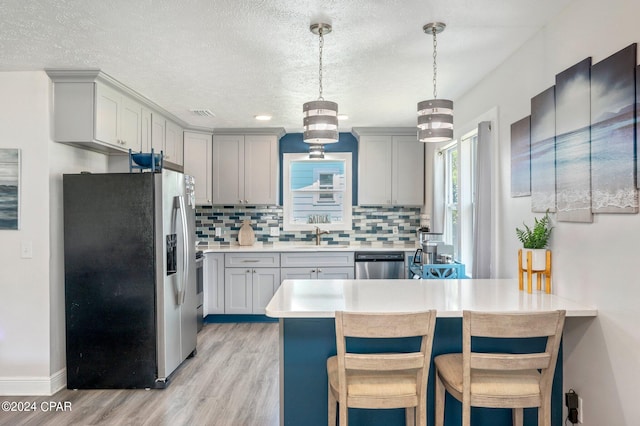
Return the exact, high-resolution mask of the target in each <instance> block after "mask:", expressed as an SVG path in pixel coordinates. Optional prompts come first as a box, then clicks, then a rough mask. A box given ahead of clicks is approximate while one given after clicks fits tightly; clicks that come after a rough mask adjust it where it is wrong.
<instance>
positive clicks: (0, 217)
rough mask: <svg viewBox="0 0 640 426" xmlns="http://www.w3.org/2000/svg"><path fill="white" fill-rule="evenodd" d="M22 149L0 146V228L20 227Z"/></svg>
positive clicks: (13, 228) (14, 228)
mask: <svg viewBox="0 0 640 426" xmlns="http://www.w3.org/2000/svg"><path fill="white" fill-rule="evenodd" d="M19 221H20V150H19V149H7V148H0V230H6V229H10V230H11V229H12V230H16V229H18V227H19Z"/></svg>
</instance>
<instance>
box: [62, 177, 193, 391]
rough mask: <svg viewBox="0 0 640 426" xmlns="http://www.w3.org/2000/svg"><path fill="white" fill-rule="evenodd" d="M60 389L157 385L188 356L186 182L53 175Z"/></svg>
mask: <svg viewBox="0 0 640 426" xmlns="http://www.w3.org/2000/svg"><path fill="white" fill-rule="evenodd" d="M63 191H64V193H63V198H64V258H65V262H64V263H65V307H66V312H65V321H66V356H67V387H68V388H69V389H124V388H163V387H165V386H166V384H167V381H168V379H169V378H170V375H171V373H172V372H173V371H174V370H175V369H176V368H178V366H180V364H181V363H182V362H183V361H184V360H185V359H186V358H187V357H189V356H192V355H194V354H195V352H196V333H197V331H196V327H197V326H196V272H195V243H194V239H195V210H194V208H195V202H194V196H193V181H192V180H191V179H190V177H189V176H185V175H183V174H182V173H178V172H173V171H170V170H162V171H161V172H156V173H151V172H148V173H113V174H112V173H109V174H89V173H82V174H73V175H70V174H67V175H64V176H63Z"/></svg>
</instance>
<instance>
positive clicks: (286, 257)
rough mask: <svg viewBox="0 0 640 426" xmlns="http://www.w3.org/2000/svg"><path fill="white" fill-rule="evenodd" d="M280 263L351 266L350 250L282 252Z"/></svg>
mask: <svg viewBox="0 0 640 426" xmlns="http://www.w3.org/2000/svg"><path fill="white" fill-rule="evenodd" d="M281 263H282V266H283V267H310V268H317V267H319V266H351V267H353V252H352V251H334V252H331V253H326V252H317V251H308V252H294V253H282V254H281Z"/></svg>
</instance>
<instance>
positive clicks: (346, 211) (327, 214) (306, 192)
mask: <svg viewBox="0 0 640 426" xmlns="http://www.w3.org/2000/svg"><path fill="white" fill-rule="evenodd" d="M334 156H335V157H338V155H337V154H334ZM341 157H344V158H345V159H342V158H341ZM347 157H350V154H341V155H340V157H339V158H334V159H326V158H325V159H309V158H308V157H304V158H299V159H293V158H290V156H289V155H288V154H285V163H288V164H287V165H286V166H285V167H287V168H286V169H285V170H286V171H287V172H288V173H286V174H285V178H288V182H285V185H284V188H285V197H284V202H285V206H284V207H285V223H284V224H283V225H284V228H285V229H313V226H309V225H315V224H322V225H323V229H351V192H350V191H349V190H348V189H349V187H350V180H349V179H348V176H347V175H348V173H349V170H350V167H349V165H350V159H346V158H347ZM305 225H306V226H305Z"/></svg>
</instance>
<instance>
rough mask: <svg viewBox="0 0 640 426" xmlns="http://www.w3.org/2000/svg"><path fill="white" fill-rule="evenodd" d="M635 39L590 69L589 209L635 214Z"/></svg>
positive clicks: (636, 201) (636, 194) (636, 204)
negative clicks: (590, 202) (590, 203)
mask: <svg viewBox="0 0 640 426" xmlns="http://www.w3.org/2000/svg"><path fill="white" fill-rule="evenodd" d="M635 70H636V44H635V43H634V44H632V45H630V46H628V47H626V48H625V49H622V50H621V51H619V52H617V53H615V54H613V55H612V56H610V57H608V58H607V59H604V60H603V61H601V62H598V63H597V64H595V65H593V67H592V68H591V189H592V209H593V212H594V213H637V212H638V190H637V189H636V173H635V165H636V156H635V102H636V95H635V93H636V92H635V84H636V78H635Z"/></svg>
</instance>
